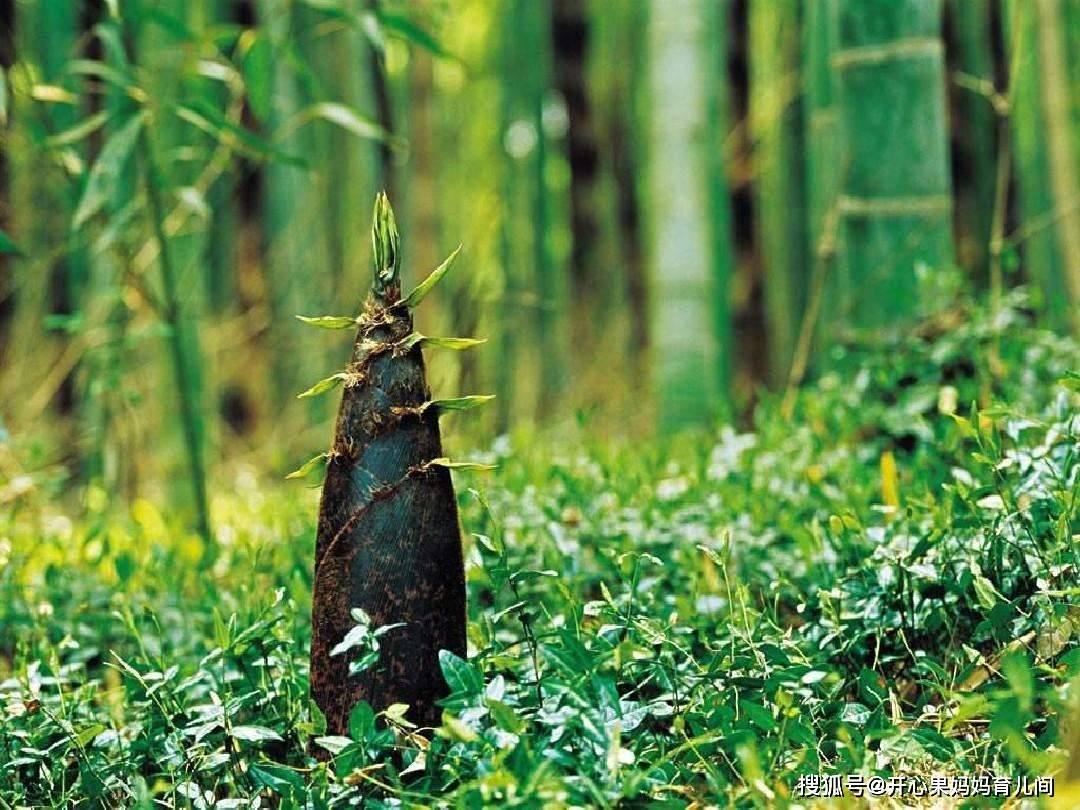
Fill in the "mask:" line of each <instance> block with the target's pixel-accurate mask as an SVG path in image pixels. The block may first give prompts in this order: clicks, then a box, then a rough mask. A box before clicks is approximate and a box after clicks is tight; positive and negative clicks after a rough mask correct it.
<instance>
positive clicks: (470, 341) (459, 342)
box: [420, 335, 486, 352]
mask: <svg viewBox="0 0 1080 810" xmlns="http://www.w3.org/2000/svg"><path fill="white" fill-rule="evenodd" d="M485 342H486V339H485V338H463V337H427V336H425V335H422V336H421V337H420V345H422V346H436V347H438V348H440V349H452V350H453V351H455V352H460V351H464V350H465V349H471V348H472V347H473V346H479V345H480V344H481V343H485Z"/></svg>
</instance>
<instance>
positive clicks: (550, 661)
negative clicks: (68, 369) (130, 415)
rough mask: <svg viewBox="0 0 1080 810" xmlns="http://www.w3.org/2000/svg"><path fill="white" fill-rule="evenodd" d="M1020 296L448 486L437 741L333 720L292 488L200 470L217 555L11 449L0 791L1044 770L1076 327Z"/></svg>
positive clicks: (111, 796)
mask: <svg viewBox="0 0 1080 810" xmlns="http://www.w3.org/2000/svg"><path fill="white" fill-rule="evenodd" d="M1022 303H1023V302H1022V301H1021V300H1020V299H1014V300H1012V301H1010V302H1008V305H1007V306H1005V307H1004V308H1003V309H1002V310H1001V311H1000V312H998V313H997V315H996V316H993V317H991V316H990V315H989V314H987V313H986V312H984V311H983V310H982V309H981V308H980V307H979V306H977V305H975V304H970V303H969V304H966V305H964V306H962V307H961V308H960V309H954V310H950V311H948V312H946V313H943V314H942V315H940V316H938V317H937V318H936V319H935V320H931V321H928V322H926V323H925V324H923V325H922V326H921V327H920V329H919V330H918V332H917V333H915V334H912V333H908V334H906V335H903V336H898V337H896V338H895V339H891V340H890V339H879V340H877V341H870V342H862V343H860V344H858V345H852V346H846V347H844V346H841V347H836V348H835V349H834V350H833V351H832V352H831V354H830V356H829V358H828V360H827V362H825V363H824V365H823V368H824V370H822V371H821V372H820V373H819V374H818V375H817V376H816V378H815V379H814V380H812V381H811V382H809V383H808V384H807V385H806V386H805V387H804V389H803V391H802V392H801V393H800V394H799V395H798V397H797V398H796V400H795V403H794V404H795V407H794V411H793V413H791V414H784V413H781V408H780V405H779V402H777V401H774V400H772V399H766V400H765V401H764V402H763V403H762V404H761V405H760V406H759V408H758V410H757V412H756V414H755V416H754V419H753V425H752V428H750V429H747V430H745V431H744V432H738V431H735V430H733V429H731V428H724V429H723V430H721V431H719V432H718V433H717V434H715V435H712V436H707V437H702V436H694V437H683V438H682V439H681V440H679V441H676V442H672V443H669V444H666V445H660V444H647V445H644V446H643V445H633V446H631V445H599V444H595V443H590V442H589V441H587V440H586V441H583V442H581V443H579V444H577V446H576V447H575V449H573V450H572V451H571V450H569V449H567V448H569V447H570V446H572V445H571V443H570V442H565V443H562V444H560V443H559V442H558V441H555V442H553V443H552V446H553V447H554V448H555V449H550V448H548V447H545V446H543V445H542V444H541V443H539V442H536V441H525V440H519V439H509V438H503V439H500V440H498V441H496V442H495V444H494V446H493V447H492V448H491V449H490V450H489V451H488V452H486V453H484V454H480V455H479V456H478V460H481V461H494V462H497V463H498V465H499V469H498V471H497V472H495V473H493V474H488V475H480V474H475V473H468V474H465V473H462V474H460V476H459V477H458V481H457V484H458V495H459V499H460V505H461V510H462V524H463V529H464V537H465V543H466V553H467V561H468V585H469V598H470V603H469V604H470V607H469V610H470V616H469V618H470V625H469V636H470V639H469V640H470V658H469V660H468V662H466V661H464V660H461V659H458V658H455V657H453V656H450V655H444V657H443V668H444V672H445V675H446V677H447V680H448V682H449V684H450V686H451V687H452V689H453V694H452V696H451V697H450V698H448V699H447V700H446V701H445V706H444V709H445V712H444V715H443V717H444V719H443V723H442V725H441V727H440V728H438V729H435V730H434V733H421V730H418V729H414V728H412V727H410V726H409V724H408V723H407V722H406V721H405V720H404V718H403V715H402V712H401V710H400V709H401V707H394V708H392V709H391V710H390V711H389V712H387V713H385V714H384V715H383V716H375V715H374V713H373V712H372V711H371V709H370V708H369V707H368V706H367V705H366V704H361V705H360V706H358V707H357V709H356V710H355V711H354V712H353V714H352V717H351V723H350V735H349V736H347V737H327V736H325V733H324V728H323V727H322V723H321V719H320V717H319V716H318V713H317V710H316V709H315V708H314V706H313V704H312V702H311V701H310V699H309V696H308V682H307V659H308V644H309V638H310V625H309V607H310V586H311V562H312V553H313V551H312V545H313V539H314V521H315V493H314V491H313V490H310V489H303V488H298V487H288V486H285V485H281V484H277V483H273V482H267V481H263V480H260V479H258V478H256V477H255V476H253V475H252V474H250V473H239V474H236V475H234V476H232V478H231V479H230V480H229V481H228V482H224V481H223V482H221V484H222V486H221V489H220V491H219V493H218V495H217V497H216V500H215V502H214V516H215V524H216V529H217V534H218V541H219V543H220V552H219V553H218V554H217V555H216V556H215V558H214V561H213V563H212V566H211V567H209V568H207V567H205V566H203V565H202V563H201V558H202V548H201V544H200V541H199V540H198V538H196V537H193V536H189V535H187V534H185V533H184V532H182V531H180V530H179V529H178V528H177V527H176V525H174V522H173V521H172V520H170V519H169V518H168V517H167V516H165V515H163V514H162V513H161V512H160V511H159V509H158V508H157V507H156V506H155V505H154V504H152V503H149V502H147V501H145V500H139V501H136V502H134V503H133V504H132V505H131V507H130V509H129V510H126V511H125V513H124V514H122V515H117V514H116V513H115V510H108V509H106V508H105V507H104V504H105V502H106V501H107V500H108V499H107V498H105V497H104V493H102V492H100V491H97V490H95V489H93V488H90V489H87V490H85V491H83V492H82V495H81V500H80V503H79V504H78V505H77V507H76V505H71V504H69V503H67V502H66V501H64V500H63V499H59V498H57V497H54V495H55V493H54V492H53V491H52V489H51V487H52V484H51V482H50V473H49V471H48V470H42V471H41V472H40V473H38V472H34V471H32V470H31V471H26V470H25V469H24V470H23V471H21V472H19V473H18V474H17V475H15V474H12V475H8V476H7V478H6V480H4V479H0V481H2V483H0V509H2V511H0V562H2V568H0V722H2V724H3V725H2V733H0V806H3V807H15V806H39V805H44V806H67V805H74V804H84V805H87V804H89V805H92V804H98V805H101V806H108V807H114V806H141V807H150V806H154V805H155V804H156V805H158V806H192V807H200V808H201V807H221V808H224V807H250V806H281V807H301V806H310V807H323V806H350V805H360V804H364V805H365V806H371V807H378V806H402V805H404V806H431V805H433V804H437V803H439V802H445V803H446V804H450V805H460V806H464V807H482V806H487V805H492V804H501V805H521V806H571V805H576V806H600V807H610V806H615V805H620V804H622V805H629V806H638V805H642V804H647V803H655V804H659V805H665V804H667V805H670V806H684V805H687V804H690V803H693V802H697V803H699V804H700V805H710V804H722V805H733V806H740V807H742V806H746V807H750V806H758V807H774V806H785V805H786V804H788V803H789V802H796V801H797V800H796V799H795V798H794V796H793V791H794V786H795V784H796V781H797V779H798V778H799V776H800V775H817V774H835V773H861V774H865V775H875V774H876V775H883V776H889V775H895V774H917V775H923V776H929V775H938V774H971V775H975V774H983V773H993V774H994V775H996V776H1001V777H1009V778H1013V779H1015V778H1016V777H1018V776H1023V775H1031V776H1036V775H1044V774H1048V773H1054V772H1055V771H1057V770H1058V769H1060V768H1061V767H1062V766H1063V763H1064V761H1065V758H1066V754H1065V752H1064V748H1063V745H1064V742H1063V736H1062V735H1063V728H1062V726H1063V720H1066V719H1067V718H1068V713H1069V711H1070V709H1069V707H1070V705H1072V704H1073V703H1075V699H1074V697H1071V696H1070V686H1069V685H1070V681H1072V680H1074V679H1076V678H1077V677H1078V676H1080V644H1078V639H1080V598H1078V597H1080V587H1078V579H1077V566H1078V565H1080V559H1078V550H1077V548H1078V539H1077V534H1076V533H1077V532H1078V531H1080V528H1078V525H1077V517H1078V501H1080V460H1078V456H1080V416H1078V415H1077V414H1078V407H1077V405H1078V404H1080V394H1078V389H1080V385H1078V377H1077V376H1076V374H1075V372H1076V370H1077V369H1078V368H1080V362H1078V359H1080V354H1078V350H1077V346H1076V344H1075V343H1072V342H1069V341H1067V340H1065V339H1062V338H1058V337H1055V336H1053V335H1051V334H1049V333H1047V332H1043V331H1039V330H1037V329H1035V328H1033V327H1032V326H1030V324H1029V319H1028V317H1027V315H1026V314H1025V312H1024V310H1023V306H1022ZM5 440H6V441H7V442H8V443H9V444H8V447H7V448H6V449H5V452H7V453H8V454H9V457H10V458H17V454H16V450H15V448H14V447H13V446H12V445H11V444H10V442H11V440H10V437H5ZM61 504H66V505H65V506H63V507H62V506H61ZM356 617H357V621H358V628H360V629H358V630H357V631H355V632H354V633H353V634H352V635H351V637H350V643H349V644H347V645H344V646H345V647H347V649H343V650H342V651H341V652H340V654H343V655H349V656H350V657H351V658H353V659H354V660H356V661H358V663H359V664H360V665H361V666H362V665H366V664H370V661H371V660H372V658H373V656H372V655H371V654H370V653H371V651H372V650H373V649H374V647H375V645H376V644H377V643H378V637H377V635H376V629H375V628H370V627H366V625H365V623H364V620H365V617H364V616H363V615H362V614H359V613H357V614H356ZM386 632H393V629H392V628H391V629H389V630H388V631H386ZM1074 692H1075V690H1074ZM315 747H321V748H324V749H327V750H329V751H330V752H331V753H332V754H334V757H333V760H332V762H330V763H328V764H322V763H317V762H316V760H315V759H314V758H313V757H312V756H311V753H312V751H313V750H314V748H315ZM972 801H973V802H974V801H975V800H972Z"/></svg>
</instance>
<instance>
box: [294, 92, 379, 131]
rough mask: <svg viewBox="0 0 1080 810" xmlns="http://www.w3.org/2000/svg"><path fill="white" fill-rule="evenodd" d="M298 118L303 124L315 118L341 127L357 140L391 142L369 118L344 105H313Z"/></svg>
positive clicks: (330, 102)
mask: <svg viewBox="0 0 1080 810" xmlns="http://www.w3.org/2000/svg"><path fill="white" fill-rule="evenodd" d="M298 117H299V118H300V119H301V120H303V121H305V122H306V121H312V120H314V119H317V118H318V119H322V120H323V121H327V122H329V123H331V124H334V125H336V126H339V127H341V128H342V129H343V130H345V131H346V132H348V133H350V134H352V135H355V136H357V137H358V138H366V139H368V140H372V141H387V140H393V138H392V136H391V135H390V133H389V132H387V131H386V130H385V129H383V128H382V127H381V126H379V125H378V124H377V123H375V122H374V121H372V120H371V119H370V118H365V117H364V116H362V115H360V113H358V112H356V110H354V109H352V108H351V107H346V106H345V105H344V104H337V103H335V102H332V101H326V102H322V103H321V104H313V105H312V106H310V107H308V108H307V109H306V110H304V111H303V112H301V113H300V115H299V116H298Z"/></svg>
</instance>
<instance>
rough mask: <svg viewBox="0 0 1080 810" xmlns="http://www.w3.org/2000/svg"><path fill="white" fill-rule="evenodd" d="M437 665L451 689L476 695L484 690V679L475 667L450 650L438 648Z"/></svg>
mask: <svg viewBox="0 0 1080 810" xmlns="http://www.w3.org/2000/svg"><path fill="white" fill-rule="evenodd" d="M439 667H440V668H441V669H442V674H443V677H444V678H445V679H446V685H447V686H449V687H450V690H451V691H453V692H460V693H462V694H466V695H478V694H480V693H481V692H483V691H484V679H483V678H481V677H480V673H479V672H477V671H476V668H475V667H474V666H472V665H471V664H470V663H469V662H468V661H466V660H464V659H463V658H459V657H458V656H456V655H454V654H453V653H452V652H450V650H439Z"/></svg>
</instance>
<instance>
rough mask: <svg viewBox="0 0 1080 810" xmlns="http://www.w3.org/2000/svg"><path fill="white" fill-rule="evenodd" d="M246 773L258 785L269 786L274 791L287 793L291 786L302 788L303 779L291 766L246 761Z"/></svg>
mask: <svg viewBox="0 0 1080 810" xmlns="http://www.w3.org/2000/svg"><path fill="white" fill-rule="evenodd" d="M248 775H249V776H250V777H251V779H252V781H253V782H255V784H257V785H259V786H260V787H265V788H269V789H270V790H272V791H274V792H275V793H278V794H282V795H289V794H290V793H291V792H292V791H291V788H297V789H301V790H302V789H303V787H304V779H303V777H301V776H300V774H298V773H297V772H296V771H294V770H293V769H292V768H286V767H285V766H284V765H273V764H271V763H269V762H260V763H258V764H255V763H254V762H250V763H248Z"/></svg>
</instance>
